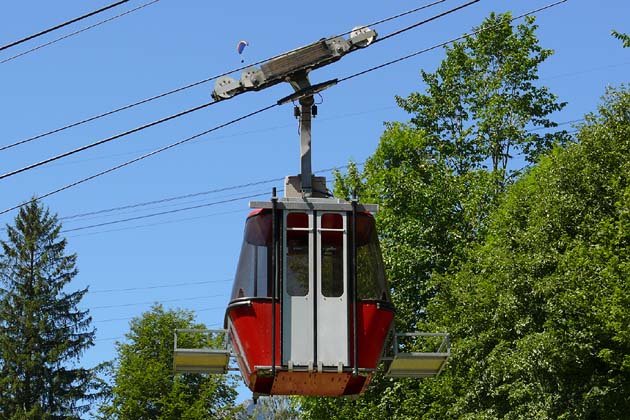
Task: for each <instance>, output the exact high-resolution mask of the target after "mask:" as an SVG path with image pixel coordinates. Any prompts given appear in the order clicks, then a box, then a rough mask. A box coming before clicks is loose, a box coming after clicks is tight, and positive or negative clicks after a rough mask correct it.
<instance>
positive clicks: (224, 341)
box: [173, 329, 230, 374]
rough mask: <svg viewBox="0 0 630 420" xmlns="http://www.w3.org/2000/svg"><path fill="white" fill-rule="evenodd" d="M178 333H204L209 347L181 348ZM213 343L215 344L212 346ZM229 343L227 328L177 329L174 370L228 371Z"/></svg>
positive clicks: (188, 371) (213, 372)
mask: <svg viewBox="0 0 630 420" xmlns="http://www.w3.org/2000/svg"><path fill="white" fill-rule="evenodd" d="M178 334H179V335H180V336H181V335H182V334H190V335H197V336H198V335H204V336H206V338H207V339H206V343H207V344H208V347H200V348H180V347H178ZM197 341H199V340H197ZM212 344H214V345H215V346H213V347H210V345H212ZM228 344H229V343H228V335H227V330H203V329H177V330H175V340H174V349H173V370H174V371H175V373H209V374H223V373H227V371H228V365H229V362H230V350H229V345H228Z"/></svg>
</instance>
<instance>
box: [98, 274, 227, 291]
mask: <svg viewBox="0 0 630 420" xmlns="http://www.w3.org/2000/svg"><path fill="white" fill-rule="evenodd" d="M233 280H234V278H233V277H230V278H229V279H221V280H204V281H193V282H182V283H169V284H156V285H152V286H142V287H124V288H120V289H98V290H89V291H88V293H89V294H90V295H94V294H100V293H120V292H135V291H138V290H155V289H168V288H172V287H183V286H198V285H200V284H211V283H227V282H228V281H233Z"/></svg>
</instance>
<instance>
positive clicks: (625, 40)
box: [612, 30, 630, 48]
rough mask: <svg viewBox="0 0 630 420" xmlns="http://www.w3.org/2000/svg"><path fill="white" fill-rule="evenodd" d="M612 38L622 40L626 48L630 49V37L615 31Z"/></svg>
mask: <svg viewBox="0 0 630 420" xmlns="http://www.w3.org/2000/svg"><path fill="white" fill-rule="evenodd" d="M612 36H614V37H615V38H617V39H618V40H620V41H621V42H622V43H623V47H624V48H630V35H628V34H624V33H621V32H617V31H615V30H613V31H612Z"/></svg>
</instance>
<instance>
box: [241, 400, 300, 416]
mask: <svg viewBox="0 0 630 420" xmlns="http://www.w3.org/2000/svg"><path fill="white" fill-rule="evenodd" d="M299 405H300V404H299V401H298V399H297V398H295V397H289V396H282V395H274V396H272V397H261V398H259V399H258V402H257V403H256V404H255V405H253V406H251V408H250V410H251V411H250V410H248V411H250V412H249V413H248V412H244V413H242V414H240V415H239V416H238V420H250V419H251V420H260V419H273V420H300V419H301V418H302V417H301V414H300V407H299Z"/></svg>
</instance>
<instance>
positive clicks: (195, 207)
mask: <svg viewBox="0 0 630 420" xmlns="http://www.w3.org/2000/svg"><path fill="white" fill-rule="evenodd" d="M266 194H268V192H263V193H258V194H252V195H246V196H243V197H236V198H230V199H227V200H221V201H213V202H211V203H205V204H199V205H197V206H190V207H184V208H180V209H174V210H167V211H161V212H157V213H151V214H145V215H142V216H135V217H128V218H126V219H121V220H113V221H111V222H103V223H96V224H93V225H89V226H81V227H76V228H70V229H64V230H62V231H61V233H67V232H76V231H78V230H85V229H90V228H95V227H101V226H109V225H114V224H118V223H124V222H130V221H132V220H140V219H146V218H149V217H156V216H162V215H165V214H173V213H179V212H182V211H186V210H194V209H200V208H204V207H210V206H216V205H218V204H225V203H233V202H234V201H238V200H244V199H247V198H255V197H260V196H263V195H266Z"/></svg>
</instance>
